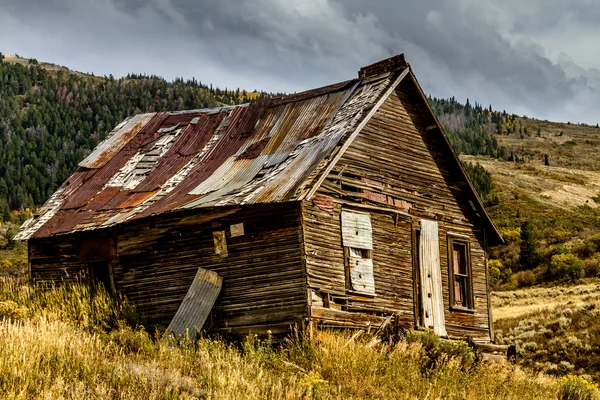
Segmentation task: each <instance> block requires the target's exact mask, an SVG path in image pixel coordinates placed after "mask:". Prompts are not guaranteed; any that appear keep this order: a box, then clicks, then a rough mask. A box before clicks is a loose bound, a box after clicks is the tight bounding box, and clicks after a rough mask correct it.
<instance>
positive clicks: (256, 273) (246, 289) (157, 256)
mask: <svg viewBox="0 0 600 400" xmlns="http://www.w3.org/2000/svg"><path fill="white" fill-rule="evenodd" d="M234 224H243V234H242V235H239V236H234V237H232V234H231V233H232V232H231V225H234ZM237 227H238V229H239V227H240V226H239V225H238V226H237ZM234 229H235V228H234ZM215 231H223V232H225V238H226V252H227V255H226V256H224V255H220V254H216V248H215V240H214V238H213V232H215ZM111 232H112V233H111V235H112V236H113V237H114V238H115V243H116V252H115V257H114V258H113V259H112V261H111V268H112V274H113V280H114V284H115V288H116V290H117V291H118V292H119V293H121V294H124V295H125V296H126V297H127V298H128V299H129V300H130V301H131V302H133V303H134V304H135V305H136V306H137V310H138V311H139V312H140V313H141V314H143V315H144V316H145V317H146V319H147V322H148V323H149V324H156V325H158V326H161V327H166V325H168V323H169V322H170V320H171V319H172V317H173V316H174V315H175V313H176V311H177V309H178V307H179V305H180V304H181V301H182V300H183V297H184V296H185V294H186V293H187V291H188V289H189V287H190V285H191V283H192V281H193V279H194V276H195V274H196V272H197V270H198V267H202V268H205V269H208V270H212V271H215V272H217V273H218V274H219V275H220V276H221V277H222V278H223V287H222V290H221V294H220V295H219V298H218V300H217V303H216V305H215V307H214V308H213V312H212V313H211V316H210V317H209V320H208V321H207V324H209V325H210V326H211V328H213V329H215V330H217V331H219V332H221V333H226V334H234V335H245V334H247V333H249V332H253V333H258V334H265V333H267V331H271V333H273V334H278V333H283V332H287V331H289V329H290V326H293V325H294V324H299V325H300V324H302V322H303V321H304V318H305V317H306V316H307V315H308V310H307V292H306V278H305V270H304V267H303V260H302V257H301V254H302V252H301V229H300V206H299V203H288V204H279V205H262V206H251V207H241V208H231V209H228V208H213V209H210V210H200V211H197V212H193V213H187V214H186V215H178V216H165V217H154V218H149V219H145V220H144V221H143V222H136V223H131V224H126V225H124V226H122V227H120V228H119V229H118V230H114V231H111ZM237 232H238V234H239V230H238V231H237ZM79 241H80V240H79V239H78V235H68V236H63V237H56V238H52V239H46V240H45V246H44V247H43V248H42V247H40V246H39V245H38V244H37V242H32V244H33V247H32V250H31V251H32V254H34V255H36V256H35V257H33V258H31V263H32V274H33V279H34V281H35V282H41V281H52V280H55V281H57V280H61V279H63V278H64V277H65V276H66V275H65V273H64V268H65V266H66V267H67V271H68V272H69V275H68V276H69V277H75V276H76V275H77V274H78V273H79V274H81V273H85V271H86V263H85V262H81V261H78V259H77V252H78V249H77V248H76V247H77V245H76V243H78V242H79ZM34 248H35V249H34ZM59 248H60V251H59V250H58V249H59ZM50 255H53V256H50ZM58 255H60V257H58Z"/></svg>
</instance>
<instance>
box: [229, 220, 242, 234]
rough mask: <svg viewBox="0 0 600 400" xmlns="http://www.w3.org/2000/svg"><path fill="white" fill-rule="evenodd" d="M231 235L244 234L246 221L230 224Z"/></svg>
mask: <svg viewBox="0 0 600 400" xmlns="http://www.w3.org/2000/svg"><path fill="white" fill-rule="evenodd" d="M229 233H230V234H231V237H237V236H244V223H243V222H240V223H239V224H233V225H230V226H229Z"/></svg>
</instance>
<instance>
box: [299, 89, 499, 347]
mask: <svg viewBox="0 0 600 400" xmlns="http://www.w3.org/2000/svg"><path fill="white" fill-rule="evenodd" d="M418 101H421V100H420V99H419V96H418V92H417V89H416V87H415V86H414V84H413V82H412V81H411V80H410V79H406V80H405V81H403V82H402V83H401V84H400V86H399V87H398V88H397V89H396V92H395V93H393V94H392V95H391V96H390V97H389V98H388V100H386V101H385V103H384V104H383V105H382V107H381V108H380V109H379V110H378V111H377V113H376V114H375V115H374V116H373V118H372V119H371V120H370V122H369V123H368V124H367V125H366V126H365V128H364V129H363V130H362V131H361V133H360V134H359V135H358V137H357V138H356V140H355V141H354V142H353V143H352V145H351V146H350V147H349V148H348V150H347V151H346V153H345V154H344V155H343V156H342V158H341V159H340V161H339V162H338V163H337V165H336V167H335V168H334V169H333V170H332V172H331V173H330V174H329V176H328V178H327V179H326V180H325V182H324V183H323V185H322V186H321V188H320V189H319V191H318V192H317V195H316V198H315V199H314V200H313V201H312V202H308V201H307V202H305V203H304V206H303V213H304V225H305V231H304V236H305V251H306V258H307V261H306V265H307V274H308V284H309V287H310V288H312V289H313V290H314V291H315V292H320V291H323V292H326V291H329V292H331V293H336V294H337V295H338V296H339V297H340V298H341V297H343V296H344V295H346V296H348V293H346V291H345V285H344V284H345V281H344V260H343V248H342V245H341V239H340V218H339V213H340V210H341V208H342V206H345V207H363V211H370V212H371V218H372V223H373V264H374V273H375V291H376V297H375V298H366V297H365V298H355V297H354V298H353V297H352V296H350V300H349V303H348V307H347V310H348V312H347V313H346V314H350V313H353V314H354V316H352V317H346V318H347V319H348V320H353V321H356V322H355V323H354V325H355V326H359V325H360V324H362V323H364V321H366V320H367V319H369V318H372V317H367V316H364V317H363V316H362V315H360V314H359V312H363V311H368V312H369V313H371V314H380V315H383V314H386V313H392V312H394V313H399V314H400V319H401V320H402V321H403V322H408V323H409V324H413V323H415V310H414V307H413V304H414V303H413V296H414V293H413V292H414V287H413V284H414V281H413V262H414V258H413V256H412V247H413V246H412V235H411V231H412V229H413V227H415V228H417V227H418V226H419V221H420V220H421V219H431V220H436V221H438V223H439V240H440V263H441V271H442V281H443V299H444V308H445V311H444V313H445V315H444V316H445V322H446V330H447V332H448V335H450V336H455V337H465V336H467V335H472V336H475V337H481V338H489V323H488V300H487V299H488V297H487V280H486V262H485V252H484V237H483V229H482V228H480V227H479V226H478V225H479V224H480V222H478V221H481V218H479V216H477V215H475V212H474V211H473V210H472V209H471V205H470V201H473V198H471V197H469V196H470V195H469V194H468V191H467V190H465V189H466V182H465V181H464V180H463V179H462V178H461V177H460V176H461V175H460V171H459V169H458V166H457V165H456V163H455V161H454V160H453V159H452V155H451V154H450V151H449V150H448V149H447V145H446V144H445V142H444V139H443V137H442V135H441V133H440V132H439V130H438V129H437V128H435V127H434V126H433V124H434V120H433V118H432V117H431V116H430V115H427V113H425V112H424V110H425V108H424V104H421V105H419V104H418V103H417V102H418ZM319 196H321V197H319ZM330 198H333V203H334V206H333V210H331V209H330V210H329V211H327V209H328V207H325V206H323V205H324V204H325V205H326V204H328V203H329V202H330V201H331V199H330ZM317 205H319V206H317ZM369 206H370V207H371V208H370V209H369V208H365V207H369ZM329 208H331V207H329ZM481 223H482V222H481ZM448 232H454V233H458V234H461V235H463V236H465V237H468V240H469V242H470V246H471V259H472V261H471V262H472V274H473V276H472V280H473V293H474V306H475V312H473V313H467V312H455V311H451V310H450V304H449V297H448V296H449V292H448V289H449V287H448V276H449V273H448V272H449V271H448V249H447V234H448ZM340 302H342V301H340ZM336 313H337V314H339V312H336V311H335V310H331V308H326V307H324V306H322V305H321V301H320V299H317V303H316V305H314V303H313V306H312V317H313V319H315V320H317V321H323V322H325V323H331V322H332V321H331V320H332V315H333V314H336ZM365 318H366V319H365Z"/></svg>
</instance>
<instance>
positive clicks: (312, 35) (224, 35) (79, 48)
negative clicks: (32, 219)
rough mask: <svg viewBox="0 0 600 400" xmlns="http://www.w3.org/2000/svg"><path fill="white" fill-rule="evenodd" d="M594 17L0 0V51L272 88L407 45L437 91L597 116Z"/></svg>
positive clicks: (103, 69)
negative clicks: (14, 0)
mask: <svg viewBox="0 0 600 400" xmlns="http://www.w3.org/2000/svg"><path fill="white" fill-rule="evenodd" d="M598 18H600V5H596V4H595V3H594V2H591V1H589V0H574V1H572V2H564V1H559V0H546V1H542V0H531V1H528V2H523V1H522V0H504V1H502V2H500V1H495V0H478V1H475V0H456V1H453V2H449V1H445V0H425V1H421V2H409V1H397V0H385V1H383V0H380V1H369V2H366V1H362V0H346V1H344V2H341V1H335V0H286V1H284V0H239V1H233V0H223V1H218V0H204V1H194V0H170V1H169V0H97V1H92V0H50V1H48V0H46V1H41V0H21V1H19V2H10V3H9V2H8V1H4V0H0V51H3V52H6V53H14V52H17V53H20V54H23V55H26V56H30V57H36V58H38V59H44V60H49V61H54V62H58V63H60V64H65V65H68V66H69V67H71V68H74V69H80V70H84V71H94V72H95V73H99V74H109V73H113V74H114V75H117V76H118V75H123V74H126V73H127V72H131V71H135V72H147V73H155V74H159V75H163V76H165V77H167V78H173V77H175V76H184V77H191V76H196V77H197V78H198V79H200V80H202V81H206V82H213V83H215V84H217V85H219V86H229V87H243V88H247V89H254V88H258V89H266V90H270V91H296V90H303V89H308V88H311V87H315V86H319V85H324V84H328V83H332V82H334V81H338V80H343V79H348V78H351V77H353V76H355V75H356V71H357V69H358V68H359V67H360V66H362V65H365V64H368V63H371V62H374V61H377V60H379V59H382V58H385V57H388V56H391V55H393V54H397V53H400V52H404V53H405V54H406V57H407V59H408V61H409V62H410V63H411V64H412V65H413V67H414V69H415V72H416V73H417V76H418V77H419V79H420V81H421V84H422V85H423V86H424V88H425V90H426V91H427V92H428V93H431V94H432V95H435V96H439V97H448V96H452V95H454V96H456V97H457V98H458V99H459V100H462V101H464V100H465V99H466V98H467V97H469V98H470V99H471V101H474V100H476V101H479V102H481V103H484V104H488V103H491V104H493V106H494V107H496V108H500V109H502V108H503V109H506V110H507V111H510V112H516V113H522V114H528V115H533V116H537V117H542V118H550V119H555V120H572V121H585V122H590V123H595V122H597V119H599V117H597V113H596V110H595V108H596V104H598V103H599V102H600V73H599V72H598V70H597V69H594V68H597V67H599V66H600V54H599V52H598V51H597V50H596V48H595V46H594V45H593V43H590V42H593V41H594V40H595V38H596V37H598V35H600V28H598V27H597V26H596V25H597V23H596V21H598ZM16 32H19V34H16Z"/></svg>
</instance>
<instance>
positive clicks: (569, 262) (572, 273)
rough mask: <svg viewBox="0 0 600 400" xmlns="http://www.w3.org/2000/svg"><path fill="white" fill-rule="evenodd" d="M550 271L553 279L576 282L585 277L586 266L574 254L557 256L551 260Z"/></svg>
mask: <svg viewBox="0 0 600 400" xmlns="http://www.w3.org/2000/svg"><path fill="white" fill-rule="evenodd" d="M548 271H549V272H550V275H551V276H552V277H553V278H556V279H568V280H570V281H576V280H578V279H580V278H582V277H583V274H584V265H583V261H581V260H580V259H579V258H577V256H575V255H574V254H555V255H553V256H552V259H551V260H550V266H549V268H548Z"/></svg>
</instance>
